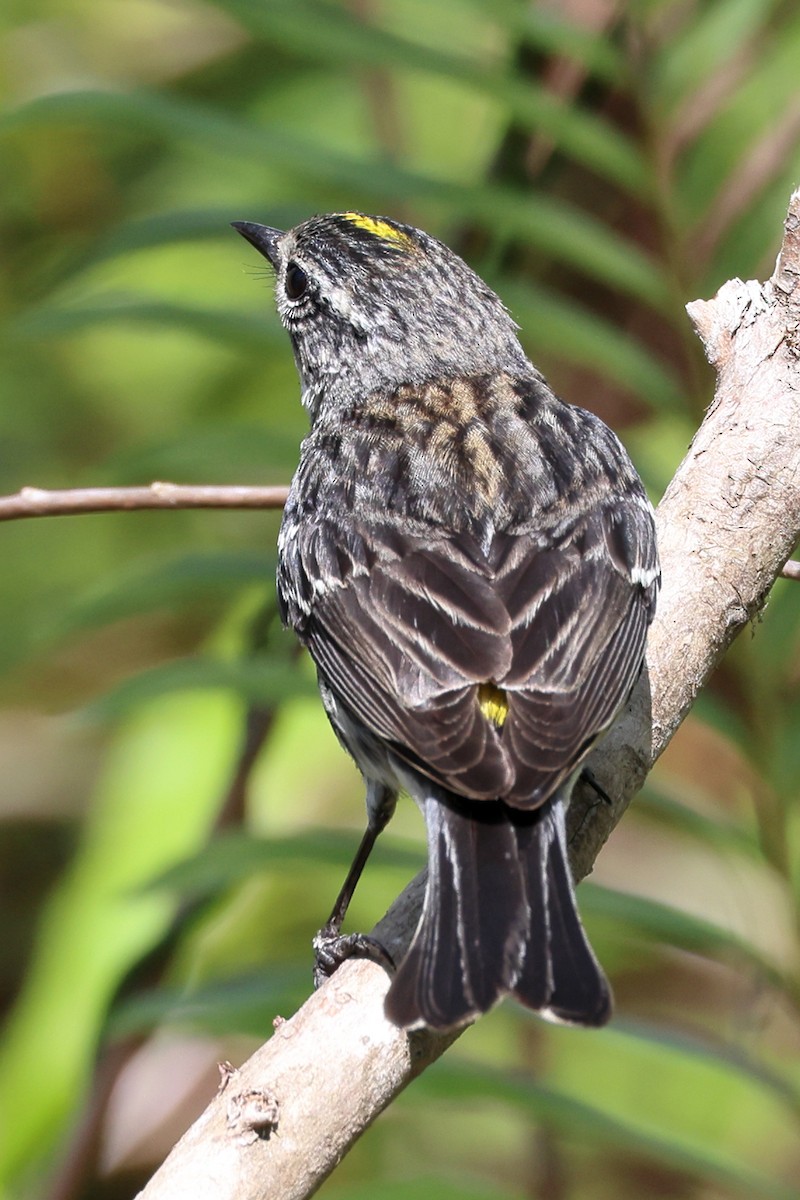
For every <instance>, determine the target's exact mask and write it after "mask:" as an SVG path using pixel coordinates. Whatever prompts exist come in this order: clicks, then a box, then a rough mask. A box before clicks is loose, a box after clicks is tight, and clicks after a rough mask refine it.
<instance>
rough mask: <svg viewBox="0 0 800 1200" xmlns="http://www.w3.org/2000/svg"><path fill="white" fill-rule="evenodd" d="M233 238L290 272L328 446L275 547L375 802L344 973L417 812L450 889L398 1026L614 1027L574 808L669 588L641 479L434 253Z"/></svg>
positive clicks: (326, 938)
mask: <svg viewBox="0 0 800 1200" xmlns="http://www.w3.org/2000/svg"><path fill="white" fill-rule="evenodd" d="M234 227H235V228H236V229H237V230H238V231H239V232H240V233H241V234H242V235H243V236H244V237H245V238H247V240H248V241H249V242H251V243H252V244H253V245H254V246H255V247H256V249H257V250H258V251H259V252H260V253H261V254H263V255H264V256H265V257H266V258H267V259H268V260H269V262H270V263H271V264H272V266H273V268H274V269H275V273H276V278H277V286H276V294H277V305H278V311H279V313H280V317H281V321H282V322H283V324H284V326H285V327H286V329H287V331H288V333H289V336H290V338H291V342H292V347H293V349H294V356H295V361H296V364H297V369H298V371H299V374H300V380H301V384H302V400H303V404H304V405H305V406H306V408H307V409H308V412H309V415H310V422H311V428H310V432H309V434H308V436H307V437H306V439H305V440H304V442H303V445H302V449H301V452H300V464H299V466H298V469H297V473H296V474H295V477H294V480H293V482H292V486H291V490H290V493H289V499H288V502H287V504H286V507H285V510H284V514H283V523H282V526H281V531H280V537H279V542H278V551H279V565H278V598H279V603H280V608H281V613H282V616H283V620H284V622H285V624H287V625H288V626H290V627H291V628H292V629H293V630H294V631H295V633H296V634H297V636H298V637H299V639H300V641H301V642H302V643H303V644H304V645H305V646H307V647H308V650H309V652H310V654H311V657H312V659H313V660H314V663H315V665H316V668H317V673H318V677H319V688H320V693H321V696H322V701H323V704H324V706H325V709H326V712H327V714H328V717H329V719H330V721H331V724H332V726H333V728H334V730H335V732H336V734H337V735H338V737H339V740H340V741H341V743H342V745H343V746H344V747H345V748H346V749H347V750H348V751H349V752H350V754H351V755H352V756H353V758H354V759H355V761H356V763H357V764H358V766H359V768H360V769H361V771H362V773H363V775H364V779H365V782H366V788H367V814H368V826H367V831H366V833H365V835H364V839H363V841H362V843H361V846H360V848H359V852H358V854H357V856H356V859H355V861H354V863H353V866H352V868H351V871H350V873H349V875H348V878H347V880H346V882H345V885H344V887H343V888H342V892H341V893H340V895H339V898H338V900H337V903H336V906H335V908H334V911H333V913H332V914H331V918H330V921H329V922H328V924H327V925H326V926H325V927H324V928H323V930H321V931H320V934H319V935H318V937H317V939H316V942H315V945H316V948H317V955H318V966H319V971H320V973H322V974H325V973H326V972H329V971H330V970H331V969H333V968H334V967H335V965H336V964H337V963H338V962H339V961H341V958H342V957H344V956H346V955H347V954H349V953H370V952H372V951H374V949H375V948H374V946H372V945H371V943H370V939H368V938H364V937H362V936H361V935H357V934H356V935H349V936H345V935H342V934H341V925H342V921H343V918H344V915H345V912H346V909H347V905H348V903H349V900H350V898H351V896H352V893H353V891H354V889H355V885H356V882H357V880H358V878H359V876H360V874H361V870H362V868H363V866H364V863H365V862H366V859H367V857H368V855H369V852H370V850H371V848H372V846H373V844H374V842H375V838H376V837H377V835H378V834H379V833H380V831H381V830H382V829H383V827H384V826H385V824H386V822H387V820H388V819H389V817H390V816H391V815H392V813H393V811H394V807H395V803H396V800H397V796H398V793H399V792H400V791H404V792H406V793H408V794H409V795H410V796H411V797H413V799H414V800H415V801H416V802H417V804H418V805H419V807H420V809H421V810H422V813H423V816H424V818H425V824H426V828H427V839H428V875H427V884H426V889H425V899H424V905H423V909H422V915H421V917H420V921H419V925H418V927H417V930H416V934H415V936H414V939H413V941H412V944H411V947H410V949H409V950H408V952H407V954H406V955H405V957H404V958H403V960H402V961H401V962H400V963H399V964H398V966H397V970H396V971H395V973H394V977H393V979H392V983H391V986H390V988H389V991H388V995H387V997H386V1013H387V1015H388V1016H389V1017H390V1018H391V1020H392V1021H394V1022H395V1023H396V1024H397V1025H399V1026H401V1027H404V1028H408V1029H413V1028H417V1027H420V1026H428V1027H429V1028H432V1029H437V1030H446V1029H452V1028H454V1027H457V1026H460V1025H462V1024H464V1023H466V1022H468V1021H471V1020H473V1019H474V1018H475V1017H476V1016H478V1014H480V1013H483V1012H486V1010H487V1009H489V1008H491V1006H492V1005H493V1004H495V1003H496V1002H497V1001H498V1000H499V999H500V998H501V997H502V996H504V995H506V994H510V995H512V996H514V997H516V999H517V1000H519V1001H520V1002H521V1003H522V1004H524V1005H527V1006H528V1007H529V1008H531V1009H533V1010H535V1011H537V1012H539V1013H540V1014H541V1015H542V1016H544V1017H548V1018H550V1019H552V1020H556V1021H566V1022H572V1023H576V1024H581V1025H600V1024H602V1023H603V1022H605V1021H606V1020H607V1019H608V1018H609V1016H610V1012H611V993H610V989H609V986H608V983H607V981H606V977H605V975H604V973H603V971H602V969H601V967H600V966H599V964H598V962H597V959H596V958H595V956H594V954H593V952H592V949H591V947H590V945H589V943H588V940H587V938H586V935H585V933H584V930H583V927H582V925H581V922H580V917H579V916H578V911H577V907H576V902H575V892H574V888H573V883H572V878H571V875H570V869H569V865H568V861H567V848H566V835H565V809H566V806H567V804H568V803H569V798H570V794H571V791H572V787H573V784H574V782H575V780H576V778H577V776H578V775H579V773H580V771H581V767H582V764H583V762H584V760H585V758H586V756H587V754H588V753H589V751H590V750H591V748H592V746H593V745H594V744H595V743H596V741H597V740H598V738H599V737H601V735H602V734H603V733H604V732H605V731H606V730H607V729H608V727H609V725H610V724H611V723H612V721H613V720H614V717H615V716H616V714H617V713H618V711H619V709H620V707H621V706H622V705H623V704H624V702H625V700H626V699H627V697H628V695H629V693H630V691H631V689H632V687H633V685H634V683H635V681H636V679H637V676H638V675H639V672H640V670H641V667H642V663H643V659H644V650H645V640H646V636H647V628H648V625H649V623H650V621H651V620H652V617H653V612H654V608H655V602H656V594H657V591H658V586H659V567H658V555H657V550H656V536H655V526H654V518H653V511H652V508H651V506H650V503H649V501H648V499H647V497H646V495H645V491H644V488H643V486H642V484H641V481H640V480H639V477H638V475H637V474H636V471H635V470H634V468H633V466H632V464H631V462H630V459H629V458H628V455H627V454H626V452H625V450H624V449H623V447H622V445H621V444H620V442H619V441H618V439H617V438H616V436H615V435H614V434H613V433H612V432H611V430H610V429H609V428H608V427H607V426H606V425H604V424H603V422H602V421H601V420H600V419H599V418H598V417H596V416H594V415H593V414H592V413H590V412H587V411H585V410H584V409H582V408H576V407H573V406H572V405H569V404H565V403H563V402H562V401H561V400H559V399H558V398H557V397H556V396H555V395H554V393H553V392H552V391H551V390H550V388H549V387H548V385H547V383H546V382H545V380H544V378H543V377H542V375H541V373H540V372H539V371H538V370H537V369H536V367H534V366H533V365H532V364H531V363H530V362H529V361H528V359H527V358H526V356H525V353H524V351H523V349H522V347H521V345H520V343H519V340H518V338H517V327H516V325H515V324H514V322H513V321H512V319H511V317H510V316H509V315H508V313H507V312H506V310H505V308H504V307H503V304H502V302H501V301H500V299H499V298H498V297H497V296H496V295H495V293H494V292H492V291H491V290H490V288H488V287H487V286H486V284H485V283H483V281H482V280H481V279H479V278H478V276H477V275H476V274H475V273H474V272H473V271H472V270H471V269H470V268H469V267H468V266H467V265H466V263H465V262H463V261H462V259H460V258H459V257H458V256H457V255H456V254H454V253H453V252H452V251H451V250H449V249H448V248H447V247H446V246H445V245H443V244H442V243H441V242H439V241H437V240H436V239H435V238H433V237H431V236H429V235H428V234H426V233H424V232H422V231H421V230H419V229H414V228H412V227H411V226H408V225H403V224H401V223H399V222H397V221H393V220H390V219H388V218H386V217H373V216H366V215H364V214H363V213H357V212H345V213H338V214H335V215H331V216H317V217H313V218H312V219H311V220H309V221H306V222H305V223H303V224H301V225H298V226H297V227H296V228H295V229H290V230H289V231H288V232H282V231H281V230H279V229H272V228H269V227H267V226H264V225H258V224H254V223H252V222H246V221H243V222H236V223H235V224H234ZM386 957H388V956H386Z"/></svg>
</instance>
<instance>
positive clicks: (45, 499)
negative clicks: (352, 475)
mask: <svg viewBox="0 0 800 1200" xmlns="http://www.w3.org/2000/svg"><path fill="white" fill-rule="evenodd" d="M288 491H289V489H288V488H286V487H237V486H235V485H230V486H229V485H224V486H211V485H210V484H185V483H151V484H149V485H147V486H146V487H102V488H66V489H64V490H63V491H45V489H44V488H36V487H25V488H23V489H22V490H21V491H19V492H17V493H16V494H15V495H13V496H0V521H15V520H19V519H20V518H21V517H66V516H75V515H76V514H78V513H100V512H133V511H134V510H135V509H144V508H283V506H284V504H285V503H286V496H287V494H288Z"/></svg>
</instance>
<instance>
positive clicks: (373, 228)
mask: <svg viewBox="0 0 800 1200" xmlns="http://www.w3.org/2000/svg"><path fill="white" fill-rule="evenodd" d="M342 216H343V217H344V219H345V220H346V221H349V222H350V224H351V225H355V227H356V228H357V229H363V230H365V231H366V232H367V233H371V234H373V235H374V236H375V237H379V238H383V240H384V241H386V242H398V243H399V244H400V245H401V246H411V245H413V243H412V241H411V238H410V237H409V236H408V234H407V233H403V232H402V230H400V229H395V227H394V225H390V224H389V222H388V221H377V220H376V219H375V217H365V216H364V214H363V213H357V212H344V213H342Z"/></svg>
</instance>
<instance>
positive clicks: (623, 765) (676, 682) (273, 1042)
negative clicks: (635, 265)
mask: <svg viewBox="0 0 800 1200" xmlns="http://www.w3.org/2000/svg"><path fill="white" fill-rule="evenodd" d="M688 311H689V315H690V318H691V320H692V322H693V324H694V326H695V329H696V331H697V333H698V335H699V336H700V338H701V340H702V342H703V345H704V347H705V351H706V355H707V357H708V358H709V360H710V361H711V363H712V364H713V365H714V366H715V368H716V371H717V388H716V393H715V396H714V400H713V402H712V404H711V406H710V408H709V410H708V412H707V414H706V417H705V420H704V421H703V423H702V425H701V427H700V429H699V430H698V432H697V434H696V436H695V438H694V439H693V441H692V444H691V446H690V448H689V451H688V454H687V456H686V458H685V459H684V461H683V462H682V463H681V466H680V467H679V469H678V471H677V473H676V475H675V477H674V479H673V480H672V482H671V484H670V486H669V488H668V489H667V492H666V494H665V496H664V498H663V500H662V501H661V504H660V505H659V508H658V514H657V517H658V534H659V546H660V553H661V562H662V572H663V587H662V591H661V595H660V597H659V604H658V613H657V616H656V620H655V622H654V624H653V627H652V630H651V633H650V638H649V642H648V651H647V662H646V667H645V670H644V672H643V674H642V677H641V679H640V681H639V683H638V685H637V687H636V689H635V691H634V693H633V695H632V697H631V700H630V702H629V703H628V705H627V706H626V708H625V710H624V712H623V714H622V715H621V717H620V719H619V721H618V722H617V723H616V724H615V726H614V728H613V729H612V731H611V732H610V733H609V735H608V736H607V737H606V738H605V740H604V741H603V743H602V745H601V746H600V747H599V748H598V749H597V750H596V752H595V753H594V754H593V756H592V758H591V759H590V760H589V766H590V768H591V771H592V773H593V774H594V776H595V778H596V780H597V782H598V783H599V784H600V785H601V787H602V788H603V790H604V791H605V792H606V793H607V794H608V795H609V796H610V797H612V804H610V805H608V804H605V803H603V802H600V801H599V800H598V796H597V793H596V791H595V792H593V791H592V789H590V788H588V787H586V786H583V787H581V788H579V789H577V790H576V791H577V794H576V797H575V798H574V800H573V805H572V809H571V814H570V832H571V855H572V866H573V870H574V872H575V875H576V877H577V878H582V877H583V876H584V875H586V874H587V873H588V872H589V871H590V870H591V868H592V865H593V863H594V860H595V857H596V855H597V853H598V851H599V849H600V847H601V846H602V844H603V842H604V841H605V839H606V837H607V836H608V834H609V833H610V831H611V829H612V828H613V827H614V825H615V824H616V822H617V821H618V820H619V818H620V816H621V815H622V813H623V812H624V810H625V808H626V807H627V805H628V803H629V801H630V799H631V797H632V796H633V795H634V793H635V792H636V791H637V790H638V789H639V788H640V787H641V784H642V782H643V780H644V778H645V776H646V774H647V772H648V770H649V769H650V767H651V766H652V764H653V762H654V761H655V759H656V758H657V757H658V755H659V754H661V752H662V751H663V750H664V748H665V747H666V745H667V744H668V742H669V740H670V738H671V737H672V735H673V733H674V732H675V730H676V729H677V728H678V725H679V724H680V722H681V721H682V720H683V718H684V717H685V716H686V713H687V712H688V710H689V708H690V707H691V704H692V702H693V700H694V698H695V696H696V695H697V692H698V691H699V689H700V688H701V687H702V685H703V683H704V682H705V680H706V679H707V678H708V676H709V674H710V673H711V671H712V670H713V669H714V667H715V665H716V664H717V662H718V661H719V659H720V657H721V656H722V654H723V653H724V652H725V650H726V648H727V647H728V645H729V644H730V642H731V641H732V640H733V638H734V637H735V636H736V634H737V633H738V632H739V631H740V630H741V629H742V628H743V626H745V625H746V624H748V623H749V622H751V621H753V620H754V619H755V618H756V617H757V615H758V613H759V611H760V610H761V608H762V607H763V605H764V602H765V600H766V597H767V594H768V592H769V589H770V587H771V586H772V583H773V582H774V580H775V578H776V577H777V576H778V575H779V574H780V573H781V570H782V568H783V566H784V564H785V562H786V560H787V559H788V557H789V555H790V554H791V552H792V550H793V548H794V546H795V544H796V542H797V540H798V536H800V367H799V366H798V351H799V348H800V334H799V332H798V331H800V191H799V192H796V193H795V194H794V195H793V197H792V200H791V205H790V209H789V215H788V218H787V221H786V227H785V236H784V241H783V246H782V249H781V254H780V257H779V259H778V262H777V265H776V268H775V272H774V274H773V276H772V278H771V279H770V280H769V281H768V282H767V283H765V284H763V285H761V284H758V283H753V282H750V283H742V282H741V281H740V280H738V279H737V280H732V281H731V282H729V283H726V284H725V285H724V286H723V287H722V288H721V289H720V291H719V293H718V294H717V296H716V297H715V299H714V300H711V301H699V300H698V301H695V302H694V303H693V304H690V305H689V306H688ZM421 892H422V877H418V878H417V879H416V880H414V882H413V883H412V884H411V885H410V886H409V888H408V889H406V891H405V892H404V893H403V894H402V896H401V897H400V898H399V899H398V900H397V901H396V902H395V904H394V905H393V906H392V908H391V909H390V911H389V912H388V913H387V915H386V916H385V917H384V919H383V920H382V921H381V922H380V924H379V925H378V926H377V928H376V930H375V933H376V935H377V936H378V937H379V938H380V939H381V940H382V941H383V942H384V943H385V944H386V945H387V947H388V949H389V950H390V951H392V952H393V953H394V954H399V953H402V948H403V947H404V945H406V944H407V942H408V940H409V938H410V936H411V933H412V931H413V929H414V927H415V925H416V921H417V917H418V913H419V903H420V897H421ZM387 987H388V979H387V977H386V975H385V973H384V972H383V971H382V970H381V968H379V967H377V966H375V965H374V964H372V963H369V962H365V961H351V962H348V963H346V964H345V965H344V966H343V967H342V968H340V970H339V971H337V972H336V974H335V975H334V976H333V978H332V979H331V980H329V981H328V982H327V983H326V984H325V986H324V987H322V988H321V989H320V990H319V991H318V992H316V993H315V994H314V995H313V996H311V998H310V999H309V1000H308V1001H307V1002H306V1003H305V1004H304V1005H303V1007H302V1008H301V1009H300V1010H299V1012H298V1013H296V1014H295V1016H294V1017H292V1018H291V1019H290V1020H288V1021H280V1022H279V1023H277V1024H276V1028H275V1032H274V1034H273V1036H272V1038H271V1039H270V1040H269V1041H268V1042H267V1043H266V1045H264V1046H262V1047H261V1048H260V1049H259V1050H258V1051H256V1053H255V1054H254V1055H253V1056H252V1058H251V1059H250V1060H249V1061H248V1062H247V1063H245V1064H244V1066H243V1067H242V1068H241V1070H239V1071H232V1072H230V1073H228V1075H227V1076H226V1079H225V1081H224V1085H223V1086H222V1088H221V1090H220V1092H219V1094H218V1095H217V1097H216V1098H215V1099H214V1100H212V1102H211V1104H210V1105H209V1106H208V1108H207V1109H206V1111H205V1113H204V1114H203V1115H202V1116H201V1117H200V1119H199V1120H198V1121H197V1122H196V1123H195V1125H193V1126H192V1128H191V1129H190V1130H189V1131H188V1132H187V1133H186V1134H185V1135H184V1137H183V1138H182V1139H181V1141H180V1142H179V1143H178V1145H177V1146H176V1147H175V1149H174V1150H173V1151H172V1153H171V1154H170V1155H169V1157H168V1158H167V1160H166V1162H165V1163H164V1165H163V1166H162V1167H161V1168H160V1170H159V1171H158V1172H157V1173H156V1174H155V1175H154V1177H153V1178H152V1180H151V1181H150V1183H149V1184H148V1185H147V1187H146V1188H145V1189H144V1191H142V1192H141V1193H140V1198H141V1200H183V1198H184V1197H185V1198H186V1200H190V1198H191V1200H205V1198H206V1197H208V1200H211V1197H213V1198H214V1200H264V1198H266V1197H280V1200H301V1198H302V1197H306V1196H310V1195H312V1194H313V1192H314V1191H315V1190H316V1189H317V1187H318V1186H319V1185H320V1184H321V1183H322V1181H323V1180H324V1179H325V1178H326V1177H327V1176H328V1174H329V1173H330V1172H331V1171H332V1170H333V1168H334V1167H335V1166H336V1164H337V1163H338V1162H339V1160H340V1159H341V1158H342V1157H343V1155H344V1154H346V1152H347V1150H348V1148H349V1147H350V1146H351V1145H352V1143H353V1142H354V1141H355V1140H356V1139H357V1138H358V1137H359V1135H360V1134H361V1133H362V1132H363V1131H364V1130H365V1129H366V1128H367V1126H368V1125H370V1123H371V1122H372V1121H374V1120H375V1118H376V1117H377V1116H378V1114H379V1113H380V1112H381V1111H382V1110H383V1109H384V1108H385V1107H386V1106H387V1105H388V1104H389V1103H390V1102H391V1100H392V1099H393V1098H394V1096H396V1095H397V1094H398V1092H400V1091H401V1090H402V1089H403V1088H404V1087H405V1086H406V1085H407V1084H408V1083H410V1082H411V1080H412V1079H414V1077H415V1076H416V1075H418V1074H419V1073H420V1072H421V1071H423V1070H424V1069H425V1067H427V1066H428V1065H429V1064H430V1063H431V1062H433V1061H434V1060H435V1059H436V1058H438V1056H439V1055H440V1054H441V1053H442V1052H443V1051H444V1050H445V1049H446V1048H447V1047H448V1046H449V1045H450V1044H451V1043H452V1041H454V1040H455V1036H457V1035H449V1036H447V1037H441V1036H435V1035H433V1034H431V1033H427V1032H424V1031H423V1032H420V1033H415V1034H412V1035H411V1036H408V1035H407V1034H405V1033H403V1032H401V1031H399V1030H397V1029H395V1028H394V1026H392V1025H390V1024H389V1022H388V1021H386V1019H385V1018H384V1016H383V997H384V995H385V993H386V990H387Z"/></svg>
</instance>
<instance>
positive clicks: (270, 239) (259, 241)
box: [231, 221, 283, 267]
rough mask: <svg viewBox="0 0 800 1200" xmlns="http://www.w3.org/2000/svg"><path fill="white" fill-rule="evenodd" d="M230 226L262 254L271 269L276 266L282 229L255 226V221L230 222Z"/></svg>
mask: <svg viewBox="0 0 800 1200" xmlns="http://www.w3.org/2000/svg"><path fill="white" fill-rule="evenodd" d="M231 225H232V226H233V228H234V229H235V230H236V232H237V233H240V234H241V235H242V237H243V238H247V240H248V242H250V244H251V246H255V248H256V250H257V251H258V253H259V254H263V255H264V258H266V259H268V260H269V261H270V262H271V263H272V265H273V267H277V265H278V242H279V241H280V239H281V238H282V237H283V230H282V229H271V228H270V227H269V225H257V224H256V222H255V221H231Z"/></svg>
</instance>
